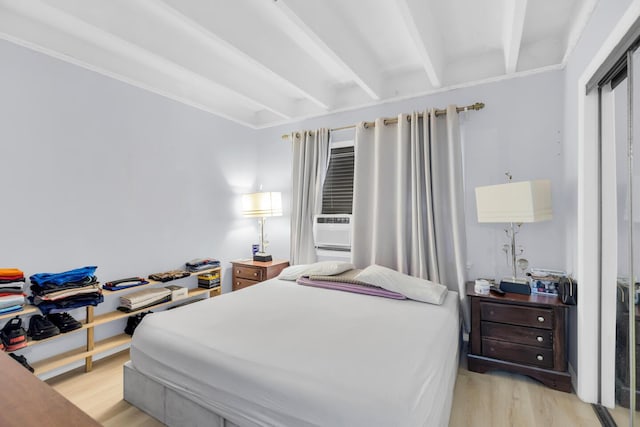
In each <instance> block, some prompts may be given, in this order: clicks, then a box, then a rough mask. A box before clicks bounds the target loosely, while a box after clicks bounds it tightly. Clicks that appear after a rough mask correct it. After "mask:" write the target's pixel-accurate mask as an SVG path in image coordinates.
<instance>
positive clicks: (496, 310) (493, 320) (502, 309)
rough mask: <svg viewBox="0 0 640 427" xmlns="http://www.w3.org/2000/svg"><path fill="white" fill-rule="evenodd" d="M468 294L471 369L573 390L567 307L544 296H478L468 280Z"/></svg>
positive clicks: (509, 294) (468, 356)
mask: <svg viewBox="0 0 640 427" xmlns="http://www.w3.org/2000/svg"><path fill="white" fill-rule="evenodd" d="M467 296H468V297H469V299H470V300H471V333H470V334H469V353H468V354H467V360H468V363H469V370H470V371H473V372H481V373H484V372H487V371H489V370H492V369H500V370H504V371H509V372H514V373H518V374H522V375H527V376H529V377H531V378H535V379H536V380H538V381H540V382H541V383H543V384H545V385H547V386H548V387H551V388H554V389H556V390H561V391H565V392H571V376H570V375H569V372H568V370H567V309H568V306H566V305H564V304H562V302H561V301H560V299H559V298H557V297H551V296H546V295H536V294H532V295H520V294H513V293H507V294H506V295H504V296H498V295H494V294H489V295H480V294H476V293H475V291H474V284H473V283H467Z"/></svg>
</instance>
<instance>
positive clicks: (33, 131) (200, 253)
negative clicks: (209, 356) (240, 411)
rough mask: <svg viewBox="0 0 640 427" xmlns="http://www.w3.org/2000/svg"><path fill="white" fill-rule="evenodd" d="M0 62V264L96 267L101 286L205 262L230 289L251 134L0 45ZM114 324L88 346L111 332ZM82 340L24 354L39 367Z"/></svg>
mask: <svg viewBox="0 0 640 427" xmlns="http://www.w3.org/2000/svg"><path fill="white" fill-rule="evenodd" d="M0 63H2V66H1V67H0V144H1V145H0V146H1V147H2V151H1V153H2V156H1V159H2V160H1V161H0V197H2V201H3V202H2V208H1V209H0V227H1V231H0V235H1V236H2V244H1V245H0V263H1V264H2V266H3V267H18V268H20V269H22V270H23V271H25V273H26V275H31V274H34V273H37V272H60V271H65V270H68V269H71V268H76V267H81V266H84V265H97V266H98V270H97V275H98V278H99V279H100V280H101V281H108V280H115V279H118V278H122V277H128V276H132V275H141V276H146V275H148V274H151V273H154V272H159V271H166V270H168V269H173V268H180V267H183V266H184V262H185V261H187V260H189V259H192V258H195V257H205V256H212V257H217V258H219V259H220V260H221V261H222V262H223V266H224V270H223V281H224V284H223V287H224V290H225V291H226V290H229V289H230V282H231V280H230V279H231V274H230V265H229V264H228V262H229V261H230V260H232V259H237V258H246V257H247V256H248V255H249V254H250V253H251V252H250V250H251V249H250V248H251V243H253V242H255V240H256V233H257V227H256V224H255V221H253V220H252V219H244V218H241V217H240V216H239V196H238V195H239V194H241V193H243V192H246V191H248V190H253V189H254V188H255V184H256V174H257V169H256V167H255V164H256V161H257V154H258V153H257V152H256V150H255V149H254V147H255V143H256V138H255V134H256V132H255V131H253V130H249V129H246V128H244V127H242V126H239V125H236V124H234V123H231V122H228V121H226V120H223V119H220V118H217V117H215V116H212V115H211V114H208V113H205V112H202V111H199V110H197V109H194V108H191V107H188V106H185V105H183V104H180V103H177V102H174V101H171V100H168V99H166V98H164V97H161V96H158V95H155V94H152V93H149V92H146V91H143V90H141V89H138V88H135V87H132V86H129V85H127V84H125V83H122V82H119V81H116V80H113V79H110V78H107V77H104V76H102V75H99V74H97V73H94V72H91V71H88V70H85V69H83V68H80V67H77V66H74V65H71V64H67V63H65V62H62V61H59V60H56V59H53V58H51V57H48V56H46V55H43V54H40V53H37V52H34V51H31V50H28V49H25V48H22V47H19V46H16V45H13V44H11V43H8V42H5V41H0ZM185 280H189V279H185ZM190 280H191V282H188V286H191V287H193V286H195V279H193V278H191V279H190ZM116 305H117V298H113V297H112V298H111V299H110V300H108V301H106V302H105V303H104V304H101V305H100V306H99V307H98V309H97V310H96V313H97V314H98V313H100V312H103V311H109V310H112V309H114V308H115V306H116ZM82 313H83V310H79V311H74V312H73V313H72V314H73V315H75V316H76V317H79V318H84V315H83V314H82ZM115 323H117V324H113V325H111V324H110V325H107V326H101V327H99V328H98V329H97V331H96V335H97V337H99V338H100V337H102V336H105V335H113V334H114V331H115V333H120V332H121V331H122V329H123V328H124V321H122V322H115ZM2 324H4V322H0V326H2ZM81 335H82V334H75V335H73V336H72V337H69V338H61V339H59V340H56V341H55V342H53V343H52V344H46V345H39V346H34V347H31V348H29V349H27V350H25V351H24V352H23V354H26V355H27V358H28V359H29V360H30V361H34V360H38V359H40V358H42V357H44V356H46V355H48V354H51V352H53V351H59V349H61V348H73V347H75V346H80V344H81V343H82V340H81V337H80V336H81ZM78 342H79V343H80V344H77V343H78Z"/></svg>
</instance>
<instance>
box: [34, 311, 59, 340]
mask: <svg viewBox="0 0 640 427" xmlns="http://www.w3.org/2000/svg"><path fill="white" fill-rule="evenodd" d="M59 334H60V329H58V327H57V326H56V325H54V324H53V323H51V321H50V320H49V319H47V318H46V317H44V316H41V315H39V314H34V315H33V316H31V320H29V336H30V337H31V338H32V339H34V340H36V341H37V340H43V339H45V338H50V337H52V336H54V335H59Z"/></svg>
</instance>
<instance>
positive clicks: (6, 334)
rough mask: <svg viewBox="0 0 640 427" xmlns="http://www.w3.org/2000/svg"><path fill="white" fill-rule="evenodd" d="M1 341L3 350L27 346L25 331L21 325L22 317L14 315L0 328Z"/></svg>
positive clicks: (13, 349)
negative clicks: (0, 331) (0, 332)
mask: <svg viewBox="0 0 640 427" xmlns="http://www.w3.org/2000/svg"><path fill="white" fill-rule="evenodd" d="M2 342H3V343H4V347H5V351H15V350H18V349H21V348H25V347H26V346H27V331H25V330H24V328H23V327H22V319H21V318H20V317H17V316H16V317H14V318H13V319H11V320H9V321H8V322H7V324H6V325H4V327H3V328H2Z"/></svg>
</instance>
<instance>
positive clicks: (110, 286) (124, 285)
mask: <svg viewBox="0 0 640 427" xmlns="http://www.w3.org/2000/svg"><path fill="white" fill-rule="evenodd" d="M148 283H149V282H147V281H146V280H144V277H127V278H126V279H119V280H113V281H111V282H106V283H105V284H104V285H103V286H102V287H103V288H104V289H106V290H108V291H119V290H120V289H129V288H133V287H136V286H140V285H146V284H148Z"/></svg>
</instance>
